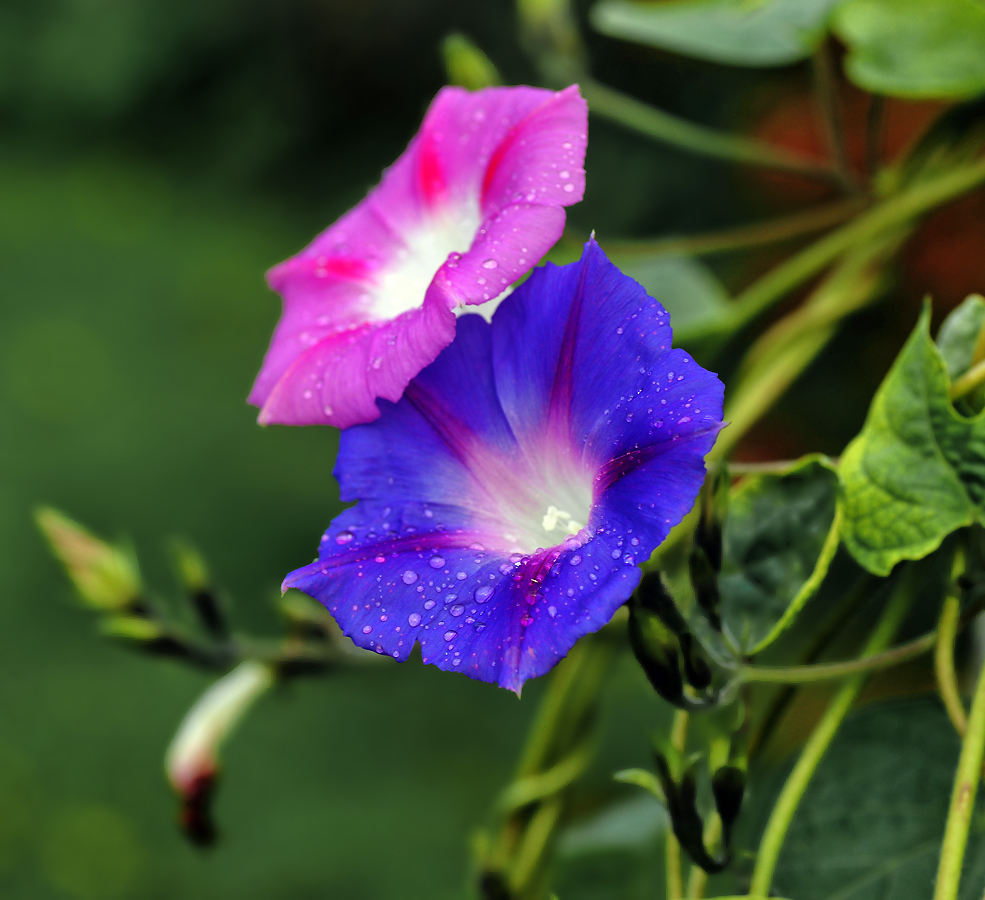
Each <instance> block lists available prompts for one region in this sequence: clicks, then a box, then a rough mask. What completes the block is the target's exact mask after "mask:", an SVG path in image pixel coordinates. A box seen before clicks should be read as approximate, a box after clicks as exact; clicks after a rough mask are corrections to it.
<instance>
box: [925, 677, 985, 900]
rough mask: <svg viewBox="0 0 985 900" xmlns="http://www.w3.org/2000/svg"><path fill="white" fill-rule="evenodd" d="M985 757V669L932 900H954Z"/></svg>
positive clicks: (953, 795) (973, 705)
mask: <svg viewBox="0 0 985 900" xmlns="http://www.w3.org/2000/svg"><path fill="white" fill-rule="evenodd" d="M983 757H985V669H983V670H982V672H981V673H980V674H979V676H978V684H977V686H976V687H975V696H974V699H973V700H972V703H971V715H970V716H969V717H968V728H967V731H966V732H965V736H964V741H963V742H962V744H961V756H960V757H959V759H958V771H957V773H956V775H955V777H954V789H953V790H952V792H951V808H950V810H949V811H948V814H947V825H945V827H944V843H943V844H942V845H941V858H940V863H939V865H938V868H937V885H936V887H935V889H934V900H956V898H957V896H958V885H959V884H960V881H961V868H962V865H963V863H964V852H965V847H966V845H967V843H968V829H969V827H970V825H971V814H972V812H973V810H974V808H975V795H976V794H977V793H978V782H979V781H980V780H981V777H982V758H983Z"/></svg>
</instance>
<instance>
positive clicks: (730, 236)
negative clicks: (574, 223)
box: [605, 197, 867, 256]
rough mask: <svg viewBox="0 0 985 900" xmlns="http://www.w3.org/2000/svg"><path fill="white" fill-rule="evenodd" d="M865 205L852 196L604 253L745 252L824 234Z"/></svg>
mask: <svg viewBox="0 0 985 900" xmlns="http://www.w3.org/2000/svg"><path fill="white" fill-rule="evenodd" d="M866 205H867V201H865V200H864V199H861V198H858V197H853V198H849V199H847V200H837V201H835V202H834V203H826V204H824V205H822V206H815V207H813V208H812V209H805V210H802V211H801V212H796V213H791V214H790V215H788V216H780V217H779V218H775V219H768V220H767V221H765V222H755V223H753V224H751V225H740V226H739V227H737V228H726V229H723V230H722V231H712V232H708V233H706V234H696V235H692V236H689V237H669V238H656V239H650V240H645V239H644V240H625V241H606V244H605V247H606V250H607V251H608V252H610V253H618V254H622V255H626V256H630V255H639V256H682V255H687V256H702V255H704V254H710V253H723V252H727V251H730V250H746V249H750V248H752V247H761V246H765V245H768V244H777V243H780V242H781V241H790V240H794V239H796V238H799V237H803V236H804V235H808V234H813V233H815V232H818V231H824V230H825V229H828V228H831V227H832V226H834V225H840V224H841V223H842V222H845V221H847V220H848V219H851V218H853V217H854V216H856V215H858V213H860V212H861V211H862V210H863V209H864V208H865V207H866Z"/></svg>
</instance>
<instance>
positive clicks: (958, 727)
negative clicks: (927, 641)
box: [934, 596, 968, 737]
mask: <svg viewBox="0 0 985 900" xmlns="http://www.w3.org/2000/svg"><path fill="white" fill-rule="evenodd" d="M960 612H961V601H960V600H959V599H958V598H957V597H955V596H949V597H945V598H944V605H943V606H942V607H941V617H940V619H939V620H938V622H937V641H936V646H935V648H934V673H935V674H936V676H937V690H938V691H939V692H940V695H941V700H942V701H943V702H944V709H946V710H947V717H948V718H949V719H950V720H951V724H952V725H953V726H954V730H955V731H957V733H958V736H959V737H964V735H965V732H966V731H967V730H968V717H967V716H966V715H965V711H964V704H963V703H962V702H961V692H960V691H959V690H958V679H957V675H956V674H955V672H954V639H955V638H956V637H957V634H958V618H959V615H960Z"/></svg>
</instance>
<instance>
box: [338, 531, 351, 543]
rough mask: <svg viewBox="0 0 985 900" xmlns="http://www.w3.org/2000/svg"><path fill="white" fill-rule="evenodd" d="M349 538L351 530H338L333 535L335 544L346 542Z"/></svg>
mask: <svg viewBox="0 0 985 900" xmlns="http://www.w3.org/2000/svg"><path fill="white" fill-rule="evenodd" d="M351 540H352V532H351V531H340V532H339V533H338V534H337V535H335V543H336V544H348V543H349V541H351Z"/></svg>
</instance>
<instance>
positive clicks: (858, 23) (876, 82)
mask: <svg viewBox="0 0 985 900" xmlns="http://www.w3.org/2000/svg"><path fill="white" fill-rule="evenodd" d="M832 25H833V28H834V31H835V33H836V34H837V35H838V36H839V37H840V38H841V39H842V40H843V41H844V42H845V43H846V44H847V45H848V48H849V53H848V57H847V58H846V60H845V71H846V73H847V74H848V77H849V78H851V80H852V81H854V82H855V83H856V84H857V85H859V86H860V87H863V88H865V89H866V90H869V91H874V92H875V93H879V94H890V95H892V96H895V97H942V98H953V99H962V98H966V97H973V96H975V95H976V94H980V93H982V92H983V91H985V6H983V5H982V4H981V3H980V2H979V0H847V2H843V3H841V4H840V5H839V6H838V8H837V10H836V12H835V15H834V20H833V23H832Z"/></svg>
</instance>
